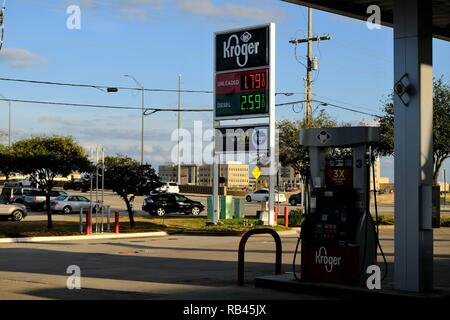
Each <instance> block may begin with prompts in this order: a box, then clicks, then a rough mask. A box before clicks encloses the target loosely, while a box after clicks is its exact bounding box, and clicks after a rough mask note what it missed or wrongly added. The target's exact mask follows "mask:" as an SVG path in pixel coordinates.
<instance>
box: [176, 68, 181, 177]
mask: <svg viewBox="0 0 450 320" xmlns="http://www.w3.org/2000/svg"><path fill="white" fill-rule="evenodd" d="M180 110H181V74H179V75H178V131H177V133H178V144H177V148H178V152H177V158H178V159H177V160H178V161H177V166H178V167H177V180H178V181H177V183H178V185H180V184H181V163H180V127H181V111H180Z"/></svg>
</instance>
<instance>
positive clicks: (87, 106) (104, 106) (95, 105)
mask: <svg viewBox="0 0 450 320" xmlns="http://www.w3.org/2000/svg"><path fill="white" fill-rule="evenodd" d="M0 101H9V102H18V103H30V104H44V105H57V106H69V107H83V108H98V109H119V110H142V108H141V107H130V106H113V105H102V104H85V103H71V102H56V101H43V100H26V99H5V98H0ZM305 101H306V100H297V101H291V102H284V103H277V104H275V106H277V107H282V106H288V105H290V106H291V105H296V104H299V103H304V102H305ZM312 101H313V102H317V103H320V104H321V105H323V106H330V107H333V108H337V109H341V110H346V111H351V112H355V113H360V114H364V115H368V116H372V117H376V118H382V117H381V116H379V115H376V114H373V113H368V112H364V111H360V110H357V109H352V108H348V107H344V106H340V105H337V104H333V103H329V102H325V101H321V100H315V99H313V100H312ZM147 111H154V112H212V111H213V109H198V108H188V109H178V108H155V107H150V108H145V112H147Z"/></svg>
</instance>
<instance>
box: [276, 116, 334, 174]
mask: <svg viewBox="0 0 450 320" xmlns="http://www.w3.org/2000/svg"><path fill="white" fill-rule="evenodd" d="M336 126H337V122H336V120H334V119H333V118H331V117H330V116H329V115H328V114H327V113H325V112H324V111H321V112H320V113H319V114H318V115H317V117H315V118H313V119H312V121H311V122H310V123H308V124H307V123H306V121H305V120H304V119H302V120H296V121H292V120H281V121H279V122H278V123H277V129H279V130H280V135H279V139H280V142H279V159H280V162H281V164H282V165H283V166H291V167H292V168H293V169H294V171H295V172H296V173H299V174H300V176H301V177H302V178H303V177H306V176H307V170H308V167H307V158H308V148H307V147H304V146H302V145H300V141H299V135H300V129H301V128H332V127H336Z"/></svg>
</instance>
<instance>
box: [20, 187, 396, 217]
mask: <svg viewBox="0 0 450 320" xmlns="http://www.w3.org/2000/svg"><path fill="white" fill-rule="evenodd" d="M67 192H68V193H69V194H71V195H83V196H85V197H87V198H91V194H90V192H86V193H82V192H80V191H73V190H69V191H67ZM184 195H186V196H187V197H188V198H190V199H192V200H196V201H200V202H201V203H202V204H203V205H205V208H206V206H207V197H208V195H202V194H184ZM97 197H98V199H101V193H100V192H99V193H98V195H96V193H95V192H93V193H92V200H95V199H96V198H97ZM144 198H145V197H144V196H137V197H136V198H135V201H134V205H133V207H134V210H135V214H136V215H138V216H139V215H143V216H146V215H148V213H146V212H144V211H142V209H141V207H142V203H143V202H144ZM240 198H244V197H240ZM104 203H105V204H106V205H109V206H110V207H111V210H112V212H114V211H119V212H120V213H121V214H123V215H126V212H125V210H126V207H125V203H124V201H123V200H122V198H120V197H119V196H117V194H115V193H114V192H112V191H111V190H105V191H104ZM244 203H245V205H244V215H246V216H255V215H256V211H257V210H261V208H262V205H263V204H262V203H260V202H254V201H253V202H244ZM277 207H278V208H279V211H278V212H279V215H280V216H281V215H283V212H284V208H285V207H287V208H288V210H292V209H299V208H300V206H297V207H295V206H291V205H290V204H289V203H287V202H285V203H280V204H277ZM371 212H373V213H374V212H375V209H374V208H373V205H372V208H371ZM378 213H379V214H383V215H393V213H394V206H393V204H390V203H379V204H378ZM175 215H177V214H168V216H175ZM200 215H201V216H206V215H207V211H206V209H205V211H203V212H202V213H201V214H200ZM55 216H58V219H59V220H64V217H63V216H62V215H55ZM26 219H27V220H41V219H47V217H46V214H45V212H29V216H28V217H27V218H26Z"/></svg>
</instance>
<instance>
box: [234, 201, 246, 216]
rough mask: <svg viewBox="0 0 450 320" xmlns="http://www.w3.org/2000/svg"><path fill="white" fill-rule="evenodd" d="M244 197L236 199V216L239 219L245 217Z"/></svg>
mask: <svg viewBox="0 0 450 320" xmlns="http://www.w3.org/2000/svg"><path fill="white" fill-rule="evenodd" d="M244 206H245V203H244V199H242V198H236V199H234V218H235V219H239V218H243V217H245V215H244Z"/></svg>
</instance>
